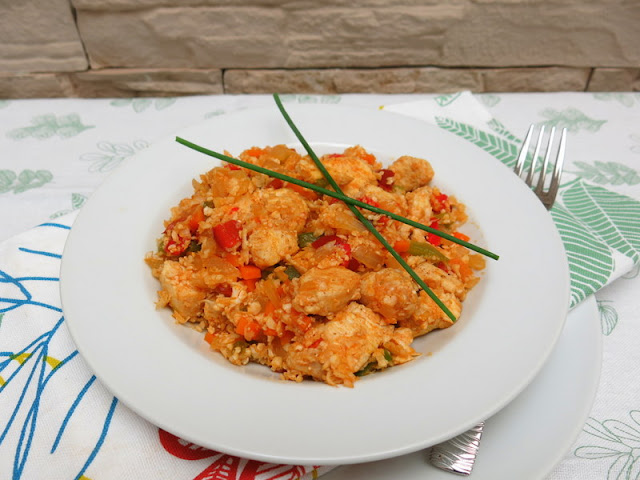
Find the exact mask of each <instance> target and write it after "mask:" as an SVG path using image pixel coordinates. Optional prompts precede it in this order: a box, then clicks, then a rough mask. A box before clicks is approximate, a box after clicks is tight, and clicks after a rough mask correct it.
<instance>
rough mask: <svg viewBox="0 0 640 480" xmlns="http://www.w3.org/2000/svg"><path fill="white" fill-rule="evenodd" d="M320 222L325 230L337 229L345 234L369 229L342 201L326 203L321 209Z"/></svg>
mask: <svg viewBox="0 0 640 480" xmlns="http://www.w3.org/2000/svg"><path fill="white" fill-rule="evenodd" d="M318 223H319V224H320V225H321V226H322V228H323V229H325V230H329V229H330V230H335V231H336V232H337V233H339V234H343V235H348V234H350V233H353V232H366V231H368V230H367V227H365V226H364V225H363V224H362V223H361V222H360V220H358V219H357V218H356V216H355V215H354V214H353V213H352V212H351V210H349V207H347V206H346V205H345V204H344V203H342V202H338V203H333V204H326V205H324V206H323V207H322V208H321V209H320V211H319V214H318Z"/></svg>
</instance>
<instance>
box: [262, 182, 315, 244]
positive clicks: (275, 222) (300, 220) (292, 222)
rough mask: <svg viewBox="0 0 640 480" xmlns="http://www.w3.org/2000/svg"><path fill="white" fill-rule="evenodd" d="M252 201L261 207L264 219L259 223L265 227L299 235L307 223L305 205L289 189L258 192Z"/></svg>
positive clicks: (299, 196) (301, 199) (297, 195)
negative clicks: (291, 231) (289, 231)
mask: <svg viewBox="0 0 640 480" xmlns="http://www.w3.org/2000/svg"><path fill="white" fill-rule="evenodd" d="M252 200H253V201H254V202H255V203H257V204H259V205H260V207H262V208H261V211H262V212H263V213H264V215H265V218H264V219H261V221H262V223H263V224H265V225H266V226H269V227H271V228H280V229H286V230H293V231H295V232H296V233H300V232H301V231H302V229H303V228H304V226H305V223H306V222H307V217H308V216H309V207H308V206H307V203H306V202H305V200H304V198H302V196H301V195H300V194H299V193H297V192H294V191H293V190H291V189H289V188H279V189H273V188H266V189H263V190H259V191H257V192H256V194H255V195H254V196H253V198H252ZM254 210H255V209H254Z"/></svg>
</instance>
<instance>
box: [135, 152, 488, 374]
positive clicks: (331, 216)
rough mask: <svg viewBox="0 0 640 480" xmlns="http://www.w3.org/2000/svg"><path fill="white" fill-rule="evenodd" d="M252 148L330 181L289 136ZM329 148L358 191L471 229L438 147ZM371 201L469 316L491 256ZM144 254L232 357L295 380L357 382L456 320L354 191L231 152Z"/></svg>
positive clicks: (410, 254) (210, 339)
mask: <svg viewBox="0 0 640 480" xmlns="http://www.w3.org/2000/svg"><path fill="white" fill-rule="evenodd" d="M239 158H240V159H241V160H243V161H245V162H248V163H252V164H255V165H259V166H261V167H264V168H267V169H270V170H272V171H276V172H280V173H283V174H286V175H289V176H292V177H295V178H298V179H300V180H304V181H306V182H309V183H314V184H316V185H319V186H326V181H325V179H324V177H323V176H322V173H321V172H320V171H319V170H318V169H317V167H316V166H315V164H314V163H313V161H312V159H310V158H309V157H308V156H306V155H301V154H299V153H298V152H296V151H295V150H294V149H291V148H288V147H286V146H284V145H276V146H271V147H265V148H258V147H252V148H249V149H247V150H245V151H244V152H242V153H241V154H240V156H239ZM320 160H321V161H322V163H323V165H324V166H325V167H326V168H327V170H328V171H329V173H330V174H331V176H332V177H333V178H334V179H335V181H336V182H337V183H338V185H339V186H340V187H341V189H342V190H343V191H344V194H345V195H347V196H350V197H352V198H355V199H358V200H360V201H362V202H364V203H367V204H370V205H373V206H376V207H379V208H382V209H384V210H387V211H390V212H392V213H395V214H398V215H401V216H404V217H407V218H409V219H411V220H414V221H417V222H420V223H422V224H425V225H428V226H430V227H432V228H435V229H438V230H440V231H443V232H446V233H449V234H452V235H454V236H455V237H457V238H460V239H462V240H468V237H467V236H466V235H465V234H463V233H461V232H460V231H459V229H460V227H461V226H462V225H463V224H464V223H465V221H466V220H467V215H466V213H465V206H464V205H463V204H462V203H460V202H459V201H458V200H456V198H455V197H453V196H449V195H447V194H446V193H445V192H442V191H441V190H440V189H439V188H438V187H437V186H435V185H434V184H433V182H432V179H433V176H434V171H433V168H432V167H431V165H430V164H429V162H427V161H426V160H423V159H420V158H415V157H410V156H401V157H399V158H397V159H396V160H395V161H394V162H392V163H391V164H390V165H389V166H388V167H387V168H383V166H382V164H381V163H379V161H378V159H377V158H376V157H375V156H374V155H373V154H371V153H369V152H367V151H366V150H365V149H364V148H363V147H361V146H354V147H350V148H347V149H346V150H344V151H343V152H338V153H333V154H328V155H324V156H322V157H321V158H320ZM360 210H361V212H362V213H363V214H364V216H365V217H366V218H367V219H369V220H370V221H371V222H372V223H373V225H374V226H375V227H376V228H377V230H378V231H379V232H380V233H381V234H382V235H383V236H384V237H385V239H386V240H387V241H388V242H389V243H390V244H391V245H393V247H394V249H395V250H396V251H397V252H399V253H400V254H401V255H402V257H403V258H404V259H405V260H406V262H407V263H408V264H409V265H410V266H411V267H412V268H413V269H414V271H415V272H416V273H417V274H418V276H419V277H420V278H421V279H422V280H423V281H424V282H425V283H426V284H427V285H428V287H429V288H430V289H431V290H432V291H433V292H434V293H435V294H436V295H437V296H438V298H439V299H440V300H441V301H442V302H443V303H444V304H445V305H446V307H447V308H448V309H449V310H450V311H451V312H453V314H454V315H455V316H456V317H458V316H459V315H460V313H461V311H462V302H463V300H464V299H465V296H466V295H467V293H468V292H469V290H470V289H471V288H473V286H474V285H476V283H477V282H478V281H479V277H478V275H477V272H478V271H479V270H482V269H483V268H484V265H485V263H484V258H483V257H482V256H481V255H479V254H477V253H473V252H471V251H469V250H468V249H467V248H465V247H463V246H461V245H459V244H456V243H453V242H451V241H449V240H446V239H443V238H441V237H439V236H438V235H436V234H433V233H427V232H425V231H423V230H421V229H418V228H416V227H413V226H409V225H407V224H405V223H402V222H399V221H397V220H392V219H390V218H389V217H387V216H385V215H381V214H378V213H373V212H370V211H368V210H365V209H360ZM145 261H146V262H147V264H148V265H149V267H150V268H151V271H152V273H153V275H154V277H156V278H157V279H158V280H159V283H160V286H161V289H160V291H159V292H158V302H157V306H158V307H159V308H162V307H169V308H171V310H172V312H173V317H174V318H175V319H176V320H177V322H179V323H181V324H188V325H190V326H192V327H194V328H196V329H198V330H200V331H202V332H203V334H204V340H205V341H206V342H207V343H208V344H209V345H210V346H211V348H212V349H213V350H216V351H218V352H220V353H221V354H222V355H223V356H224V357H225V358H226V359H227V360H229V361H230V362H231V363H233V364H235V365H245V364H247V363H248V362H257V363H260V364H263V365H267V366H269V367H270V368H271V369H272V370H274V371H276V372H281V373H282V376H283V378H285V379H287V380H294V381H298V382H299V381H302V380H303V379H305V378H312V379H315V380H319V381H323V382H326V383H327V384H329V385H346V386H349V387H352V386H353V385H354V382H355V381H356V380H357V379H358V377H361V376H363V375H366V374H368V373H371V372H374V371H377V370H383V369H386V368H388V367H391V366H394V365H400V364H403V363H406V362H408V361H411V360H412V359H413V358H415V357H416V356H417V355H418V354H417V352H416V351H415V350H414V349H413V348H412V346H411V344H412V342H413V340H414V338H415V337H417V336H420V335H424V334H426V333H428V332H430V331H432V330H434V329H441V328H447V327H449V326H451V325H452V320H451V319H450V318H449V317H448V316H447V315H446V314H445V313H444V312H443V311H442V310H441V309H440V308H439V307H438V306H437V305H436V303H435V302H434V301H433V300H432V299H431V297H430V296H429V295H427V293H426V292H425V291H422V290H421V289H420V287H419V286H418V285H417V284H416V283H415V281H414V280H413V279H412V278H411V277H410V276H409V274H408V273H407V272H406V271H405V270H404V269H403V268H402V267H401V265H400V264H399V263H398V262H397V261H396V260H395V259H394V258H393V256H392V255H391V254H390V253H389V252H388V251H387V250H386V249H385V248H384V247H383V246H382V245H381V244H380V243H379V242H378V241H377V240H376V239H375V237H374V236H373V235H372V234H371V233H370V232H369V231H368V230H367V229H366V228H365V227H364V225H363V224H362V223H361V222H360V221H359V220H357V218H356V217H355V216H354V215H353V213H352V212H351V211H350V210H349V208H348V207H347V206H346V205H345V204H344V203H343V202H341V201H339V200H336V199H334V198H331V197H329V196H327V195H321V194H318V193H316V192H314V191H312V190H308V189H305V188H303V187H300V186H298V185H294V184H291V183H286V182H283V181H282V180H279V179H274V178H272V177H269V176H267V175H265V174H262V173H256V172H253V171H250V170H248V169H244V168H240V167H237V166H234V165H231V164H224V165H223V166H219V167H216V168H213V169H211V170H210V171H208V172H207V173H205V174H203V175H201V176H200V179H199V180H198V181H196V180H194V181H193V194H192V195H191V196H190V197H188V198H184V199H182V200H181V201H180V202H179V204H178V205H176V206H175V207H173V208H172V209H171V216H170V218H169V219H168V220H166V221H165V223H164V232H163V233H162V236H161V237H160V238H159V240H158V249H157V251H155V252H150V253H148V254H147V256H146V258H145Z"/></svg>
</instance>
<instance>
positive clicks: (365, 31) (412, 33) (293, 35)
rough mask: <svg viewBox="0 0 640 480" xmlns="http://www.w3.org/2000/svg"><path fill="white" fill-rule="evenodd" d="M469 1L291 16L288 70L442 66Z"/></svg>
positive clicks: (326, 10) (340, 9) (338, 9)
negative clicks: (450, 33) (449, 39)
mask: <svg viewBox="0 0 640 480" xmlns="http://www.w3.org/2000/svg"><path fill="white" fill-rule="evenodd" d="M467 14H468V8H466V7H465V5H464V4H460V3H456V2H452V3H445V2H442V3H441V4H439V5H417V6H414V5H410V6H397V5H393V4H387V5H385V6H378V7H371V8H358V7H357V6H355V5H354V6H350V7H326V8H322V9H317V10H315V11H313V12H308V11H293V12H291V13H290V14H289V15H287V28H286V34H287V37H288V38H287V45H289V49H290V51H289V55H288V56H287V62H286V64H285V65H284V66H285V67H288V68H305V67H371V68H375V67H401V66H406V67H409V66H413V67H420V66H425V65H436V66H440V65H443V64H446V63H447V62H446V61H445V59H444V58H443V52H444V48H445V45H446V42H447V35H448V31H449V30H450V29H452V28H454V27H455V26H456V25H458V24H460V23H464V22H465V21H466V19H467Z"/></svg>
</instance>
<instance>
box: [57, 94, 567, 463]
mask: <svg viewBox="0 0 640 480" xmlns="http://www.w3.org/2000/svg"><path fill="white" fill-rule="evenodd" d="M289 113H290V115H291V116H292V118H293V119H294V121H295V122H296V124H297V126H298V128H299V129H300V130H301V131H302V133H303V134H304V135H305V137H306V139H307V140H308V141H309V142H310V143H312V145H322V146H323V147H326V146H327V145H341V146H344V145H351V144H360V145H363V146H364V147H366V148H368V149H370V150H371V151H374V152H377V153H386V154H389V155H393V156H395V157H397V156H400V155H414V156H418V157H423V158H427V159H428V160H429V161H430V162H431V163H432V165H433V167H434V169H435V172H436V177H435V184H437V185H439V186H440V187H441V188H442V189H443V190H444V191H445V192H447V193H449V194H454V195H456V196H457V197H458V198H459V199H460V200H462V201H463V202H464V203H466V204H467V206H468V213H469V216H470V219H471V224H472V225H475V226H476V228H475V229H473V231H474V233H473V239H474V240H475V241H476V243H479V244H481V245H482V246H484V247H486V248H488V249H490V250H492V251H494V252H496V253H498V254H500V256H501V258H500V260H499V261H491V260H490V261H488V265H487V268H486V270H485V272H484V274H483V279H482V281H481V282H480V284H479V285H478V286H477V287H476V288H474V290H473V291H472V292H471V293H470V295H469V296H468V297H467V300H466V301H465V305H464V311H463V314H462V316H461V318H460V319H459V320H458V322H457V323H456V324H455V325H454V326H453V327H451V328H449V329H446V330H443V331H438V332H434V333H431V334H429V335H426V336H425V337H422V338H420V339H418V340H417V341H416V342H415V344H414V346H415V348H416V350H418V351H420V352H422V353H425V355H423V356H421V357H419V358H418V359H416V360H415V361H413V362H410V363H408V364H406V365H402V366H399V367H395V368H392V369H389V370H387V371H384V372H381V373H378V374H375V375H370V376H367V377H365V378H363V379H362V380H361V381H359V382H357V384H356V387H355V388H353V389H349V388H335V387H329V386H327V385H324V384H322V383H317V382H304V383H302V384H297V383H292V382H285V381H282V380H280V379H279V376H278V375H276V374H274V373H272V372H271V371H270V370H268V369H266V368H264V367H261V366H258V365H251V366H248V367H242V368H240V367H236V366H233V365H231V364H229V363H228V362H226V361H225V360H224V359H222V357H221V356H220V355H218V354H216V353H214V352H211V351H209V350H208V348H207V345H206V344H205V342H204V341H203V339H202V335H201V334H197V333H196V332H193V331H191V330H190V329H188V328H184V327H180V326H178V325H176V324H175V323H174V321H173V319H172V318H171V316H170V312H169V311H168V310H167V309H164V310H161V311H156V310H155V307H154V302H155V300H156V290H157V289H158V284H157V282H156V280H155V279H153V278H152V277H151V275H150V272H149V269H148V268H147V266H146V265H145V263H144V262H143V257H144V255H145V253H146V252H147V251H149V250H152V249H154V247H155V239H156V237H158V236H159V235H160V233H161V230H162V220H163V219H165V218H166V217H167V216H168V212H169V208H170V207H171V206H172V205H175V204H177V202H178V201H179V200H180V199H181V198H183V197H185V196H187V195H190V193H191V191H192V187H191V180H192V179H193V178H197V177H198V176H199V174H201V173H203V172H205V171H207V170H208V169H210V168H211V167H212V166H214V165H215V164H216V163H217V161H215V160H214V159H212V158H210V157H207V156H205V155H203V154H200V153H197V152H195V151H192V150H189V149H188V148H186V147H184V146H182V145H180V144H178V143H176V142H175V141H174V139H173V138H169V139H166V140H165V141H162V142H159V143H157V144H155V145H153V146H152V147H150V148H149V149H147V150H145V151H143V152H141V153H140V154H139V155H137V156H136V157H135V158H134V159H132V160H131V161H129V162H128V163H127V164H125V165H124V166H122V167H121V168H120V169H119V170H118V171H117V172H115V173H114V174H113V175H112V176H111V177H109V178H108V179H107V180H106V181H105V183H104V184H103V185H102V186H101V187H100V188H99V189H98V190H97V191H96V192H95V193H94V194H93V195H92V197H91V198H90V199H89V201H88V202H87V203H86V205H85V206H84V207H83V209H82V211H81V212H80V214H79V216H78V218H77V219H76V221H75V224H74V226H73V229H72V230H71V233H70V236H69V239H68V240H67V244H66V246H65V251H64V255H63V259H62V268H61V298H62V303H63V308H64V313H65V318H66V320H67V324H68V326H69V329H70V331H71V334H72V336H73V338H74V340H75V342H76V344H77V346H78V350H79V351H80V353H81V354H82V355H83V356H84V358H85V360H86V361H87V362H88V364H89V366H90V367H91V368H92V369H93V371H94V372H95V373H96V375H97V376H98V378H99V379H100V380H101V381H102V382H103V383H104V385H105V386H106V387H107V388H109V389H110V390H111V391H112V392H113V393H114V395H116V396H117V397H118V398H119V399H120V400H121V401H123V402H124V403H125V404H127V405H128V406H129V407H130V408H132V409H133V410H134V411H136V412H137V413H138V414H139V415H141V416H142V417H144V418H146V419H147V420H149V421H151V422H152V423H154V424H156V425H158V426H160V427H162V428H164V429H166V430H168V431H170V432H172V433H175V434H176V435H179V436H181V437H182V438H185V439H187V440H189V441H192V442H194V443H196V444H199V445H202V446H205V447H209V448H212V449H215V450H219V451H222V452H225V453H229V454H233V455H238V456H243V457H249V458H254V459H258V460H264V461H269V462H276V463H293V464H318V465H322V464H324V465H329V464H345V463H357V462H365V461H373V460H379V459H384V458H389V457H393V456H398V455H402V454H406V453H410V452H414V451H417V450H420V449H422V448H425V447H427V446H429V445H433V444H435V443H438V442H440V441H443V440H445V439H447V438H450V437H452V436H454V435H457V434H459V433H461V432H463V431H465V430H466V429H468V428H469V427H471V426H472V425H474V424H475V423H477V422H478V421H480V420H482V419H485V418H488V417H490V416H491V415H493V414H494V413H496V412H497V411H498V410H500V409H501V408H503V407H504V406H505V405H507V404H508V403H509V402H510V401H511V400H513V399H514V398H515V397H516V396H517V395H518V393H520V392H521V391H522V390H523V389H524V388H525V387H526V386H527V385H528V384H529V382H530V381H531V380H532V379H533V378H534V376H535V375H536V374H537V373H538V372H539V371H540V369H541V368H542V366H543V364H544V362H545V361H546V360H547V358H548V356H549V354H550V353H551V351H552V349H553V346H554V345H555V343H556V341H557V339H558V337H559V335H560V332H561V331H562V327H563V324H564V321H565V319H566V314H567V308H568V298H569V273H568V266H567V261H566V257H565V253H564V249H563V246H562V242H561V239H560V236H559V234H558V233H557V231H556V229H555V226H554V224H553V222H552V220H551V217H550V216H549V214H548V212H547V211H546V210H545V209H544V208H543V207H542V205H541V203H540V202H539V201H538V200H537V198H536V197H535V196H534V194H533V193H532V192H531V191H530V190H529V189H528V188H526V186H525V185H524V183H523V182H522V181H521V180H520V179H518V178H517V177H516V176H515V175H514V174H513V173H512V172H511V171H510V170H509V169H508V168H506V167H505V166H503V165H502V164H500V163H499V162H498V161H496V160H495V159H494V158H493V157H491V156H490V155H488V154H486V153H484V152H483V151H482V150H480V149H479V148H477V147H475V146H473V145H471V144H469V143H468V142H465V141H463V140H461V139H459V138H458V137H456V136H454V135H452V134H451V133H447V132H444V131H442V130H440V129H438V128H436V127H432V126H430V125H428V124H425V123H423V122H420V121H416V120H413V119H410V118H407V117H404V116H401V115H397V114H393V113H389V112H383V111H373V110H365V109H358V108H348V107H343V106H337V105H300V106H292V107H290V108H289ZM180 136H181V137H183V138H186V139H187V140H190V141H192V142H195V143H197V144H200V145H202V146H205V147H207V148H210V149H212V150H217V151H220V152H221V151H225V150H226V151H229V152H230V153H232V154H239V153H240V152H241V151H242V150H244V149H246V148H248V147H251V146H254V145H256V146H266V145H274V144H278V143H295V142H296V139H295V137H294V135H293V134H292V133H291V131H290V129H289V127H288V126H287V125H286V123H285V122H284V120H283V119H282V117H281V116H280V113H279V112H278V111H277V109H276V107H275V105H274V106H273V108H262V109H255V110H244V111H241V112H237V113H233V114H229V115H224V116H220V117H215V118H213V119H211V120H209V121H207V122H205V123H202V124H199V125H197V126H194V127H191V128H188V129H186V130H184V131H182V132H180Z"/></svg>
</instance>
